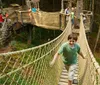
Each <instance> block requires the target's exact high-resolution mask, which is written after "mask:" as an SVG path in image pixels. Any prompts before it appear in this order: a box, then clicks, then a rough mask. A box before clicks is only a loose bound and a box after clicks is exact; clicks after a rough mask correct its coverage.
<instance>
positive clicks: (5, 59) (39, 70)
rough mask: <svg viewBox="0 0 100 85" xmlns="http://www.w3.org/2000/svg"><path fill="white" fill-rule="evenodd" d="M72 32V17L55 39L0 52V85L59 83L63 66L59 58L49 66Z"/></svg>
mask: <svg viewBox="0 0 100 85" xmlns="http://www.w3.org/2000/svg"><path fill="white" fill-rule="evenodd" d="M69 33H71V19H70V17H69V21H68V24H67V27H66V29H65V30H64V31H63V32H62V34H61V35H59V36H58V37H57V38H55V39H54V40H52V41H50V42H48V43H45V44H43V45H40V46H37V47H33V48H29V49H25V50H21V51H15V52H9V53H2V54H0V85H57V84H58V81H59V77H60V74H61V71H62V68H63V63H62V60H61V59H60V57H59V59H58V60H57V62H56V63H55V65H54V66H53V67H52V68H51V67H50V66H49V63H50V61H51V60H52V58H53V56H54V54H55V52H56V51H57V50H58V48H59V46H60V45H61V44H62V43H63V42H65V41H66V40H67V36H68V35H69Z"/></svg>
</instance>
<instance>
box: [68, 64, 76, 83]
mask: <svg viewBox="0 0 100 85" xmlns="http://www.w3.org/2000/svg"><path fill="white" fill-rule="evenodd" d="M76 69H77V65H76V64H72V65H70V67H69V72H68V79H69V80H68V85H72V82H73V79H74V74H75V71H76Z"/></svg>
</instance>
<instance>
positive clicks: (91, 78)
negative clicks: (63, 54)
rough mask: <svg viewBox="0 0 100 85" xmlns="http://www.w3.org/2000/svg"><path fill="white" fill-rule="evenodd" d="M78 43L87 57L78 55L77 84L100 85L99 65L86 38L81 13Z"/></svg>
mask: <svg viewBox="0 0 100 85" xmlns="http://www.w3.org/2000/svg"><path fill="white" fill-rule="evenodd" d="M79 43H80V46H81V48H82V52H83V54H84V55H86V57H87V59H86V60H85V59H82V58H81V57H79V85H100V67H99V65H98V63H97V62H96V60H95V58H94V56H93V54H92V52H91V50H90V48H89V45H88V42H87V39H86V34H85V28H84V24H83V15H81V19H80V36H79Z"/></svg>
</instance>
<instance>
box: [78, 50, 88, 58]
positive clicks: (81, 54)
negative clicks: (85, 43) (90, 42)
mask: <svg viewBox="0 0 100 85" xmlns="http://www.w3.org/2000/svg"><path fill="white" fill-rule="evenodd" d="M79 55H80V56H82V58H83V59H86V55H85V56H84V55H83V53H82V52H81V51H80V52H79Z"/></svg>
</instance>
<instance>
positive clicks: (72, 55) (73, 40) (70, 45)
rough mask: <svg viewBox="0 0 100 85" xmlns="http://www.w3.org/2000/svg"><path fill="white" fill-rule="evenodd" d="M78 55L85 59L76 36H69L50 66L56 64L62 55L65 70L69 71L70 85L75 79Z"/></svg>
mask: <svg viewBox="0 0 100 85" xmlns="http://www.w3.org/2000/svg"><path fill="white" fill-rule="evenodd" d="M77 53H78V54H80V55H81V56H82V57H83V59H85V57H84V56H83V54H82V52H81V51H80V46H79V45H78V43H77V36H76V35H75V34H70V35H69V36H68V42H65V43H63V44H62V45H61V47H60V48H59V50H58V51H57V53H56V54H55V55H54V58H53V60H52V61H51V62H50V65H51V66H52V65H53V64H54V63H55V61H56V59H57V57H58V56H59V55H60V54H62V55H63V56H62V57H63V58H62V60H63V63H64V65H65V68H66V69H67V70H68V85H72V82H73V77H74V76H73V75H74V73H75V70H76V69H77V65H76V64H77Z"/></svg>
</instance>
